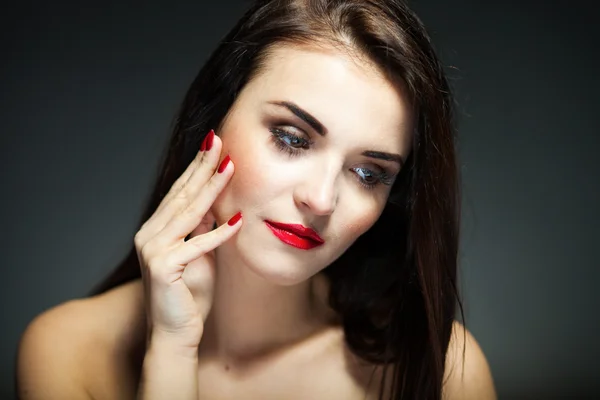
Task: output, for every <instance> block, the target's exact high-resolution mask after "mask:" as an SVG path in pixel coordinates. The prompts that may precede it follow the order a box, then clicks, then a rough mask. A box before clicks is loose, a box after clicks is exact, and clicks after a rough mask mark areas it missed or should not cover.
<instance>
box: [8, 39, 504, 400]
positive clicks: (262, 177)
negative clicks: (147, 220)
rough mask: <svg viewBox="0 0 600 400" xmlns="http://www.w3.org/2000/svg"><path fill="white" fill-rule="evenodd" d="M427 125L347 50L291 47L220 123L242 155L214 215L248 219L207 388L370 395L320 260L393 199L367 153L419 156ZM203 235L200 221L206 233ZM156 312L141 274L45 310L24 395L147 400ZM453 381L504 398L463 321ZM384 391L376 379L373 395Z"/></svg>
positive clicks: (225, 267)
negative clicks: (372, 176)
mask: <svg viewBox="0 0 600 400" xmlns="http://www.w3.org/2000/svg"><path fill="white" fill-rule="evenodd" d="M282 100H285V101H292V102H294V103H296V104H297V105H298V106H300V107H301V108H303V109H304V110H306V111H308V112H309V113H310V114H312V115H313V116H314V117H315V118H317V119H318V120H319V121H320V122H321V123H322V124H323V125H324V126H325V127H326V131H327V134H326V136H325V137H321V136H320V135H318V134H317V133H316V132H315V131H314V130H312V128H311V127H310V126H309V125H308V124H306V123H305V122H303V121H301V120H300V119H299V118H297V117H295V116H294V115H293V113H291V112H289V111H287V110H286V109H285V108H283V107H278V106H273V105H268V104H266V103H267V102H269V101H282ZM411 123H412V121H411V114H410V111H409V106H408V104H407V102H406V101H405V100H404V97H403V93H402V88H400V87H396V86H393V85H391V84H390V83H389V82H388V81H386V80H385V79H384V78H383V76H382V75H381V74H379V73H378V72H377V70H376V69H375V68H373V67H372V66H370V65H368V64H367V63H364V62H360V61H357V60H356V59H354V58H350V57H348V56H347V55H342V54H340V53H336V52H335V51H325V50H323V49H320V50H316V49H314V48H312V49H309V48H297V47H290V46H286V47H280V48H278V49H276V51H275V52H274V53H273V55H272V57H271V58H270V59H269V60H268V65H267V68H266V69H265V70H264V71H263V73H262V74H260V75H259V76H257V77H256V78H255V79H254V80H253V81H251V82H250V83H249V84H248V85H247V86H246V87H245V88H244V90H243V91H242V92H241V93H240V95H239V97H238V98H237V100H236V103H235V104H234V106H233V107H232V109H231V110H230V113H229V114H228V116H227V118H226V120H225V121H224V124H223V125H222V127H221V128H220V129H219V131H218V132H217V134H218V135H219V137H220V139H221V140H222V144H223V147H222V152H221V155H220V158H221V159H223V158H224V157H225V156H226V155H227V154H229V155H230V156H231V159H232V162H233V163H234V164H235V173H234V175H233V177H232V178H231V180H230V182H229V184H228V185H227V186H226V187H225V189H224V190H223V191H222V192H221V194H220V195H219V196H218V198H217V199H216V201H215V202H214V204H213V207H212V209H211V214H212V215H213V216H214V217H215V218H216V221H217V223H218V224H219V225H221V224H223V223H226V221H227V220H228V219H229V217H230V216H232V215H234V214H235V213H236V212H237V211H239V210H241V211H242V213H243V225H242V227H241V229H240V231H239V232H238V233H237V234H236V235H235V236H233V238H231V239H230V240H229V241H227V242H226V243H225V244H223V245H221V246H220V247H218V248H217V249H216V251H215V257H216V266H217V268H216V274H217V276H216V281H215V286H214V300H213V305H212V309H211V313H210V314H209V317H208V319H207V320H206V321H205V324H204V334H203V337H202V341H201V342H200V347H199V357H198V387H199V388H201V391H202V392H201V393H200V395H199V398H205V399H217V398H218V399H232V398H236V399H237V398H261V399H280V398H286V399H291V400H293V399H306V398H323V399H333V398H335V399H338V398H344V399H364V398H365V388H366V387H367V386H369V385H368V382H369V378H370V372H371V369H370V368H362V367H358V368H356V365H357V364H356V360H357V359H356V357H355V356H354V355H353V354H352V353H350V352H349V351H348V349H347V348H346V347H345V346H344V342H343V331H342V330H341V328H340V323H339V321H338V320H337V318H336V316H335V314H334V313H333V312H332V310H330V309H329V308H328V307H327V305H326V296H327V287H328V282H327V281H326V279H325V278H324V275H323V274H322V273H320V272H321V271H322V270H323V269H324V268H325V267H326V266H327V265H329V264H330V263H331V262H333V261H334V260H335V259H336V258H337V257H339V256H340V255H341V254H342V253H343V252H344V251H345V250H346V249H347V248H348V247H349V246H350V245H351V244H352V243H353V242H354V241H355V240H356V239H357V238H358V237H359V236H360V235H361V234H363V233H364V232H366V231H367V230H368V229H369V228H370V227H371V226H373V224H374V223H375V222H376V221H377V219H378V218H379V216H380V215H381V212H382V210H383V207H384V205H385V202H386V200H387V197H388V195H389V189H390V186H386V185H384V184H379V185H377V186H375V188H374V189H373V190H367V189H365V188H363V187H362V186H361V185H360V183H359V179H360V178H361V177H365V175H364V174H365V173H366V171H365V170H359V168H365V169H369V170H373V172H374V173H377V172H379V171H380V168H386V169H388V170H389V172H390V173H391V174H392V175H395V174H397V173H398V171H399V169H400V168H399V165H398V164H395V163H392V162H384V161H380V160H373V159H369V158H368V157H365V156H362V155H361V153H362V152H363V151H364V150H379V151H385V152H390V153H397V154H400V155H401V156H402V157H404V158H405V157H406V156H407V155H408V152H409V149H410V145H411V137H410V134H409V132H411V129H412V126H411ZM273 127H278V128H281V129H286V130H287V131H289V132H291V133H293V134H295V135H298V136H302V137H305V138H309V139H310V140H311V141H313V143H312V145H311V146H309V148H308V149H300V151H301V153H300V155H298V156H295V157H289V156H288V155H287V154H286V153H283V152H281V151H280V150H279V149H278V148H277V146H275V145H274V142H273V141H272V140H271V136H272V134H271V132H270V129H271V128H273ZM288 140H289V139H288ZM265 219H270V220H275V221H279V222H284V223H301V224H304V225H306V226H311V227H312V228H313V229H315V230H316V231H317V232H318V233H319V234H320V236H321V237H322V238H323V239H325V244H324V245H322V246H321V247H318V248H315V249H312V250H310V251H305V250H300V249H296V248H294V247H291V246H289V245H286V244H284V243H282V242H281V241H279V239H277V238H276V237H275V236H274V235H273V234H272V233H271V231H270V230H269V229H268V228H267V227H266V226H265V224H264V220H265ZM199 233H200V229H199V228H197V230H195V231H194V232H192V236H195V235H197V234H199ZM143 310H144V292H143V285H142V282H141V281H140V280H135V281H132V282H130V283H127V284H124V285H120V286H119V287H117V288H115V289H113V290H111V291H108V292H106V293H104V294H102V295H100V296H96V297H92V298H84V299H76V300H72V301H69V302H66V303H64V304H61V305H59V306H57V307H54V308H52V309H50V310H48V311H46V312H44V313H42V314H41V315H39V316H38V317H36V318H35V319H34V320H33V321H32V322H31V323H30V324H29V326H28V327H27V329H26V331H25V332H24V334H23V337H22V339H21V342H20V345H19V357H18V365H17V376H18V381H19V394H20V398H22V399H29V400H37V399H53V398H56V399H63V398H70V399H90V398H94V399H130V398H136V392H137V389H138V386H137V385H138V380H139V375H138V373H139V370H138V369H139V365H140V363H141V361H142V359H143V357H144V349H143V346H142V345H143V343H144V342H145V339H146V333H145V327H146V318H145V315H144V311H143ZM463 333H465V334H466V342H464V341H463ZM463 349H464V350H465V353H464V362H463ZM49 360H51V361H52V362H51V364H50V363H49ZM49 365H51V367H48V366H49ZM379 378H380V375H377V374H376V375H375V376H374V377H373V382H379ZM445 381H446V384H445V386H444V397H443V398H444V399H445V400H454V399H457V400H458V399H460V400H471V399H473V400H482V399H495V398H496V395H495V391H494V385H493V381H492V377H491V373H490V369H489V366H488V364H487V361H486V359H485V356H484V354H483V352H482V351H481V348H480V347H479V345H478V344H477V342H476V341H475V339H474V338H473V336H472V335H471V334H470V332H468V331H465V330H464V328H463V327H462V325H460V324H459V323H457V322H456V323H455V324H454V333H453V336H452V338H451V343H450V346H449V349H448V356H447V358H446V375H445ZM387 382H388V384H389V382H391V376H390V377H388V379H387ZM388 389H389V388H388ZM386 393H388V391H387V389H386ZM376 394H377V391H376V385H370V386H369V389H368V396H367V398H368V399H375V398H377V396H376Z"/></svg>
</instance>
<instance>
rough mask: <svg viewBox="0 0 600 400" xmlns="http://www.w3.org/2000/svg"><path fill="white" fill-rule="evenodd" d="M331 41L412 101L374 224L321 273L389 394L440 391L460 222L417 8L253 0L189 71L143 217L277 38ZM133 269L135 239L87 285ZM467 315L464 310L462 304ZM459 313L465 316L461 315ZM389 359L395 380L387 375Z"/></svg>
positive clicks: (441, 99)
mask: <svg viewBox="0 0 600 400" xmlns="http://www.w3.org/2000/svg"><path fill="white" fill-rule="evenodd" d="M286 43H287V44H292V45H293V44H303V45H306V44H308V45H311V44H333V45H335V46H336V47H338V48H342V49H346V50H348V51H349V53H353V54H357V55H360V56H362V57H366V58H367V59H368V60H369V61H370V62H372V63H373V64H374V65H375V66H377V67H378V68H379V70H380V71H381V72H382V73H383V74H385V76H386V77H387V78H388V79H389V80H390V81H394V82H402V83H403V86H404V87H405V91H406V93H407V95H408V96H409V100H410V101H411V103H412V105H413V109H414V112H415V121H416V124H415V129H414V132H413V136H414V137H413V147H412V149H411V152H410V155H409V156H408V158H407V161H406V163H405V165H404V167H403V169H402V171H401V173H400V175H399V176H398V178H397V179H396V182H395V183H394V186H393V187H392V191H391V193H390V197H389V200H388V203H387V204H386V206H385V209H384V211H383V213H382V215H381V216H380V218H379V219H378V221H377V222H376V223H375V224H374V226H373V227H372V228H371V229H370V230H369V231H367V232H366V233H365V234H363V235H362V236H361V237H359V238H358V239H357V240H356V242H355V243H354V244H353V245H352V246H351V247H350V248H349V249H348V250H347V251H346V252H345V253H344V254H343V255H342V256H341V257H340V258H338V259H337V260H336V261H334V262H333V263H332V264H331V265H329V266H328V267H327V268H326V269H325V270H324V272H325V273H326V274H327V276H328V277H329V278H330V281H331V286H330V288H331V290H330V298H329V301H330V304H331V306H332V307H333V308H334V309H335V310H336V311H337V312H338V313H339V315H340V317H341V320H342V321H343V326H344V331H345V338H346V342H347V345H348V347H349V348H350V349H351V350H352V352H353V353H355V354H356V355H358V356H359V357H360V358H362V359H363V360H365V361H367V362H369V363H373V364H375V365H378V366H383V367H384V373H383V375H382V380H381V386H380V392H379V393H380V396H379V397H380V399H381V398H382V397H383V390H384V387H388V388H390V392H391V395H390V398H391V399H409V398H410V399H440V398H441V393H442V386H443V377H444V366H445V358H446V353H447V350H448V345H449V341H450V336H451V332H452V327H453V322H454V319H455V314H456V305H457V304H458V305H460V310H461V314H462V304H461V301H460V298H459V295H458V290H457V256H458V254H457V253H458V237H459V223H460V199H459V179H458V170H457V165H456V158H455V157H456V156H455V148H454V140H455V132H456V129H455V126H454V117H453V114H454V111H453V108H454V107H453V106H454V103H453V99H452V96H451V91H450V88H449V85H448V82H447V80H446V77H445V75H444V71H443V67H442V65H441V64H440V62H439V60H438V58H437V57H436V55H435V51H434V49H433V46H432V44H431V42H430V39H429V37H428V35H427V32H426V31H425V28H424V26H423V24H422V23H421V21H420V20H419V18H418V17H417V16H416V15H415V14H414V13H413V12H412V11H411V10H410V9H409V8H408V6H407V5H406V4H405V3H404V2H403V1H401V0H259V1H256V2H255V3H254V4H253V5H252V6H251V7H250V9H249V10H248V11H247V12H246V14H245V15H244V16H243V17H242V18H241V19H240V20H239V22H238V23H237V25H235V27H234V28H233V29H232V30H231V31H230V32H229V34H228V35H227V36H226V37H225V38H224V39H223V40H222V41H221V42H220V44H219V45H218V47H217V48H216V49H215V50H214V52H213V53H212V55H211V57H210V58H209V59H208V61H207V62H206V64H205V65H204V66H203V68H202V69H201V70H200V72H199V73H198V75H197V77H196V78H195V80H194V82H193V83H192V85H191V87H190V88H189V90H188V92H187V94H186V96H185V99H184V101H183V103H182V105H181V108H180V111H179V113H178V115H177V118H176V119H175V124H174V128H173V131H172V135H171V138H170V143H169V146H168V148H167V149H166V152H165V153H164V155H163V159H162V163H161V166H160V171H159V174H158V176H157V180H156V183H155V186H154V190H153V192H152V195H151V196H150V198H149V199H148V203H147V206H146V208H145V211H144V213H143V214H142V216H141V219H140V220H139V227H141V226H142V224H143V223H144V222H145V221H146V220H147V219H148V218H150V216H151V215H152V214H153V213H154V211H155V210H156V208H157V207H158V205H159V203H160V201H161V200H162V199H163V197H164V196H165V194H166V193H167V192H168V191H169V189H170V188H171V186H172V184H173V183H174V182H175V180H176V179H177V177H179V176H180V175H181V174H182V173H183V171H184V170H185V168H186V167H187V165H188V164H189V163H190V162H191V160H192V159H193V158H194V156H195V155H196V153H197V151H198V148H199V146H200V143H201V142H202V140H203V139H204V136H205V135H206V133H207V132H208V131H209V130H210V129H211V128H216V131H217V132H218V131H219V130H218V128H219V127H220V125H221V123H222V122H223V119H224V117H225V116H226V114H227V112H228V111H229V109H230V107H231V105H232V104H233V102H234V100H235V99H236V96H237V95H238V94H239V93H240V91H241V90H242V89H243V88H244V85H245V84H246V83H248V82H249V81H250V80H251V79H252V78H253V77H254V76H256V74H257V73H258V72H259V71H261V68H263V67H264V65H265V60H266V57H267V56H268V54H269V51H270V50H271V49H273V46H275V45H277V44H286ZM139 277H140V268H139V264H138V260H137V255H136V251H135V247H134V245H133V244H132V247H131V249H130V251H129V253H128V255H127V256H126V257H125V259H124V260H123V261H122V262H121V263H120V264H119V265H118V266H117V268H116V269H115V270H114V271H113V272H112V273H111V274H110V275H109V276H108V277H107V278H106V279H105V280H104V281H103V282H101V283H100V284H99V285H98V286H97V287H96V288H95V289H94V290H93V291H92V294H98V293H102V292H104V291H107V290H108V289H110V288H113V287H115V286H118V285H120V284H123V283H125V282H128V281H130V280H132V279H136V278H139ZM463 317H464V315H463ZM463 319H464V318H463ZM388 366H391V367H392V371H393V374H391V376H393V380H392V384H391V386H389V382H388V386H386V383H385V377H386V376H388V374H387V373H385V371H387V368H388Z"/></svg>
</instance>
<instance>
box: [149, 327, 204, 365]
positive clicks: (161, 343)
mask: <svg viewBox="0 0 600 400" xmlns="http://www.w3.org/2000/svg"><path fill="white" fill-rule="evenodd" d="M201 338H202V334H199V335H196V334H194V335H184V334H176V333H171V332H165V331H161V330H153V331H152V332H151V333H150V335H149V337H148V346H147V350H148V351H151V352H153V353H157V354H165V355H173V356H176V357H182V358H185V359H189V360H192V361H197V359H198V346H199V345H200V339H201Z"/></svg>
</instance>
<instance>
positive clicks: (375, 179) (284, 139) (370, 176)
mask: <svg viewBox="0 0 600 400" xmlns="http://www.w3.org/2000/svg"><path fill="white" fill-rule="evenodd" d="M270 131H271V133H272V135H271V138H272V140H273V143H274V144H275V146H276V147H277V148H278V149H279V150H280V151H282V152H284V153H285V154H287V155H288V156H290V157H294V156H297V155H300V153H302V151H303V149H308V148H309V147H310V145H311V144H312V142H311V141H309V140H306V139H304V138H302V137H300V136H297V135H295V134H293V133H290V132H288V131H286V130H284V129H281V128H271V129H270ZM354 170H355V171H362V172H361V173H360V174H358V175H360V176H361V177H359V178H358V183H359V184H360V185H361V186H362V187H364V188H366V189H374V188H375V187H376V186H377V185H379V184H380V183H382V184H384V185H388V186H389V185H391V184H392V182H393V177H392V176H391V175H390V174H389V173H388V172H387V171H386V170H382V172H379V173H377V172H375V171H372V170H370V169H367V168H354Z"/></svg>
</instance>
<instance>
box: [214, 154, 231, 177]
mask: <svg viewBox="0 0 600 400" xmlns="http://www.w3.org/2000/svg"><path fill="white" fill-rule="evenodd" d="M230 159H231V158H229V154H227V157H225V158H224V159H223V161H221V164H219V169H218V171H217V172H219V173H222V172H223V171H225V168H227V164H229V160H230Z"/></svg>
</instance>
